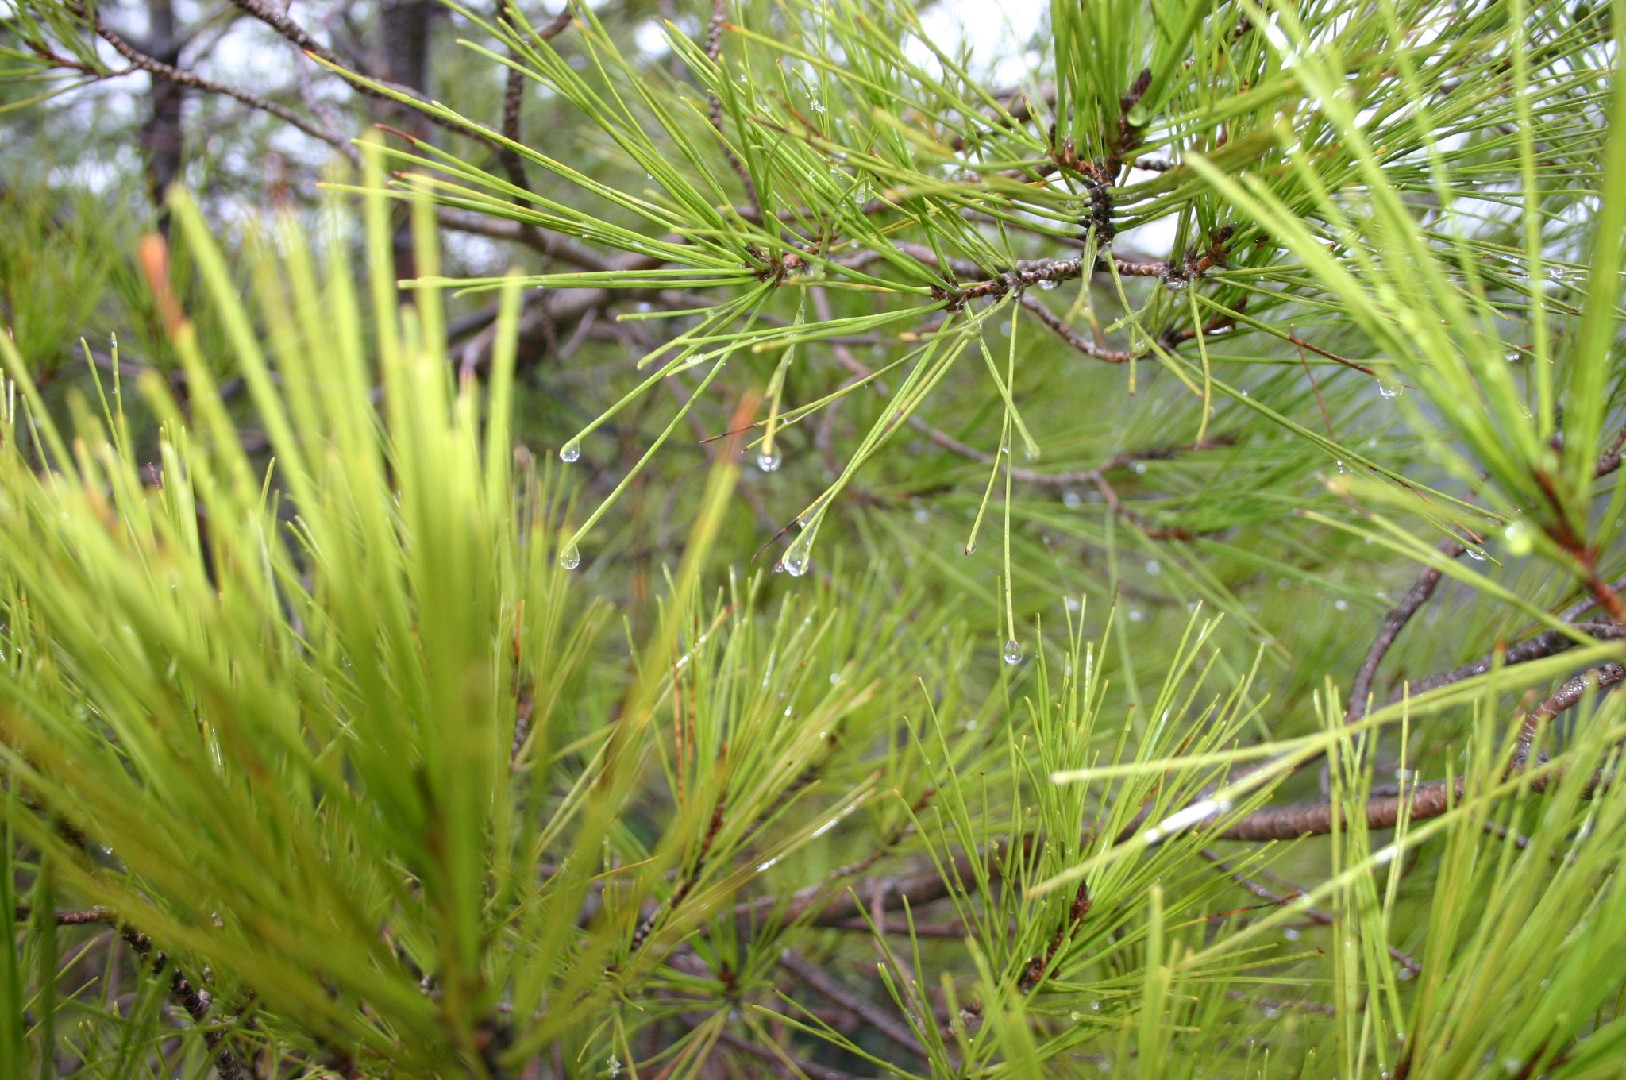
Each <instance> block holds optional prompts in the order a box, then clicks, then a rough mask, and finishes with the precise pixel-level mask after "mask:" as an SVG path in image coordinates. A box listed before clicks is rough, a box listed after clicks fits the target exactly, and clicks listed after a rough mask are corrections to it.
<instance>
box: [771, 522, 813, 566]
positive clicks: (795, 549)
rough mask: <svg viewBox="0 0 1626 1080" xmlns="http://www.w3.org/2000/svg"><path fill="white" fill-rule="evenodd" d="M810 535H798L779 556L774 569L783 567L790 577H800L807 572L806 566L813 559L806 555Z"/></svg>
mask: <svg viewBox="0 0 1626 1080" xmlns="http://www.w3.org/2000/svg"><path fill="white" fill-rule="evenodd" d="M812 535H813V534H812V533H803V534H802V535H801V536H798V537H797V538H796V542H795V543H794V544H792V545H791V546H790V547H789V548H787V549H786V550H785V553H784V554H783V555H781V556H780V557H779V565H778V566H777V567H775V569H783V570H784V571H785V573H787V574H789V575H790V576H791V577H801V576H802V575H803V574H805V573H807V568H808V566H809V565H810V564H811V563H812V561H813V560H812V559H811V558H810V557H809V556H808V548H809V547H810V546H811V545H810V544H809V543H808V541H809V539H810V538H811V537H812Z"/></svg>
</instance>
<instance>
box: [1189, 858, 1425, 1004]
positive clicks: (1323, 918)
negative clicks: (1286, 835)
mask: <svg viewBox="0 0 1626 1080" xmlns="http://www.w3.org/2000/svg"><path fill="white" fill-rule="evenodd" d="M1200 854H1201V855H1202V857H1203V858H1205V859H1207V860H1208V861H1209V862H1211V863H1213V864H1214V865H1215V866H1217V867H1219V868H1220V869H1221V870H1223V871H1224V872H1225V875H1226V876H1227V877H1229V878H1230V879H1231V880H1232V881H1234V882H1236V883H1237V884H1238V885H1240V886H1242V887H1243V888H1244V889H1246V890H1247V891H1248V892H1250V893H1252V894H1253V895H1255V896H1257V897H1258V898H1259V899H1261V900H1263V901H1265V902H1266V903H1267V904H1274V905H1275V906H1277V907H1280V906H1282V905H1283V904H1288V903H1291V902H1292V901H1294V900H1297V899H1298V898H1299V897H1301V896H1303V895H1304V890H1303V889H1294V891H1293V892H1291V893H1279V892H1277V891H1276V890H1274V889H1272V888H1270V887H1269V886H1267V885H1265V884H1264V883H1263V882H1259V881H1255V880H1254V879H1253V878H1251V877H1249V876H1248V875H1247V874H1244V873H1242V871H1240V870H1238V869H1237V868H1236V867H1235V866H1233V865H1232V864H1231V863H1230V862H1229V861H1228V860H1227V859H1226V858H1225V857H1224V856H1222V855H1221V854H1220V853H1219V852H1217V851H1215V850H1213V849H1212V848H1203V849H1202V851H1201V852H1200ZM1302 910H1303V912H1304V916H1305V918H1307V919H1309V920H1310V921H1311V922H1313V923H1318V924H1319V925H1321V926H1331V925H1333V923H1334V922H1335V921H1336V919H1334V917H1333V914H1332V912H1330V911H1323V910H1322V909H1321V908H1314V907H1311V908H1304V909H1302ZM1384 947H1385V948H1386V949H1388V951H1389V955H1390V956H1392V957H1393V958H1394V959H1395V962H1396V963H1398V964H1399V965H1400V966H1401V967H1403V968H1405V969H1406V970H1407V971H1410V972H1411V973H1412V974H1414V975H1418V974H1421V973H1422V971H1423V965H1422V964H1419V963H1418V962H1417V961H1416V960H1413V959H1412V958H1411V957H1410V956H1408V955H1407V954H1406V953H1404V952H1402V951H1401V950H1399V949H1397V948H1395V947H1394V946H1393V945H1385V946H1384Z"/></svg>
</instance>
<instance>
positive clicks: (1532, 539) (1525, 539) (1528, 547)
mask: <svg viewBox="0 0 1626 1080" xmlns="http://www.w3.org/2000/svg"><path fill="white" fill-rule="evenodd" d="M1502 542H1503V543H1505V544H1506V545H1507V550H1508V554H1510V555H1520V556H1523V555H1528V554H1530V552H1531V551H1532V550H1534V549H1535V546H1536V533H1535V530H1534V529H1532V528H1531V527H1530V523H1529V522H1526V521H1515V522H1514V523H1513V524H1511V525H1509V526H1508V527H1507V530H1506V531H1505V532H1503V533H1502Z"/></svg>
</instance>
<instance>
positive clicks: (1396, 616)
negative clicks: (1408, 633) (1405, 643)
mask: <svg viewBox="0 0 1626 1080" xmlns="http://www.w3.org/2000/svg"><path fill="white" fill-rule="evenodd" d="M1435 550H1436V551H1438V552H1439V553H1440V554H1441V555H1443V556H1445V557H1446V558H1447V559H1455V558H1458V557H1460V556H1461V555H1462V554H1463V553H1464V552H1465V551H1467V550H1468V547H1467V545H1466V544H1464V543H1462V542H1461V541H1460V540H1457V539H1455V538H1451V537H1447V538H1446V539H1444V540H1441V541H1440V542H1439V543H1438V544H1437V545H1435ZM1442 574H1443V571H1441V570H1440V569H1438V568H1437V567H1433V566H1429V567H1425V568H1424V569H1423V572H1422V573H1421V574H1418V575H1417V580H1416V581H1414V582H1412V586H1411V588H1409V589H1407V590H1406V595H1404V596H1402V597H1401V598H1400V603H1398V604H1396V605H1395V606H1394V608H1393V609H1392V610H1391V611H1390V612H1389V614H1388V615H1386V616H1385V617H1384V620H1383V627H1382V629H1380V630H1379V631H1378V635H1377V637H1376V638H1374V639H1373V640H1372V644H1371V646H1370V647H1369V648H1368V649H1367V650H1366V658H1365V659H1364V660H1362V661H1361V666H1360V667H1359V668H1357V669H1356V671H1355V680H1354V682H1352V683H1351V684H1350V687H1349V702H1348V704H1347V705H1346V706H1345V708H1344V723H1346V724H1353V723H1354V722H1355V721H1357V720H1359V719H1360V718H1361V717H1363V716H1365V715H1366V700H1367V698H1368V696H1370V694H1371V693H1372V683H1373V681H1374V680H1375V679H1376V678H1377V674H1378V665H1380V664H1382V663H1383V658H1384V657H1385V656H1386V655H1388V652H1389V647H1390V646H1392V645H1393V644H1394V643H1395V639H1396V638H1398V637H1399V636H1400V632H1401V631H1402V630H1404V629H1405V628H1406V624H1407V623H1409V622H1411V619H1412V616H1413V615H1416V614H1417V612H1418V610H1419V609H1420V608H1421V607H1422V606H1423V605H1424V604H1426V603H1428V600H1429V597H1431V596H1433V595H1434V588H1435V586H1437V585H1439V583H1440V578H1441V576H1442Z"/></svg>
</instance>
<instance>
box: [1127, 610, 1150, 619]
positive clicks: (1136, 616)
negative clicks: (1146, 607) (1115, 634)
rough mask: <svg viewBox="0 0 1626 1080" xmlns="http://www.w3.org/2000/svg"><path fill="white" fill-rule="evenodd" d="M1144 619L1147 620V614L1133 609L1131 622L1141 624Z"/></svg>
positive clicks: (1130, 617)
mask: <svg viewBox="0 0 1626 1080" xmlns="http://www.w3.org/2000/svg"><path fill="white" fill-rule="evenodd" d="M1144 618H1146V612H1144V611H1142V610H1141V609H1140V608H1132V609H1131V610H1130V612H1129V621H1130V622H1140V621H1141V620H1142V619H1144Z"/></svg>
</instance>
